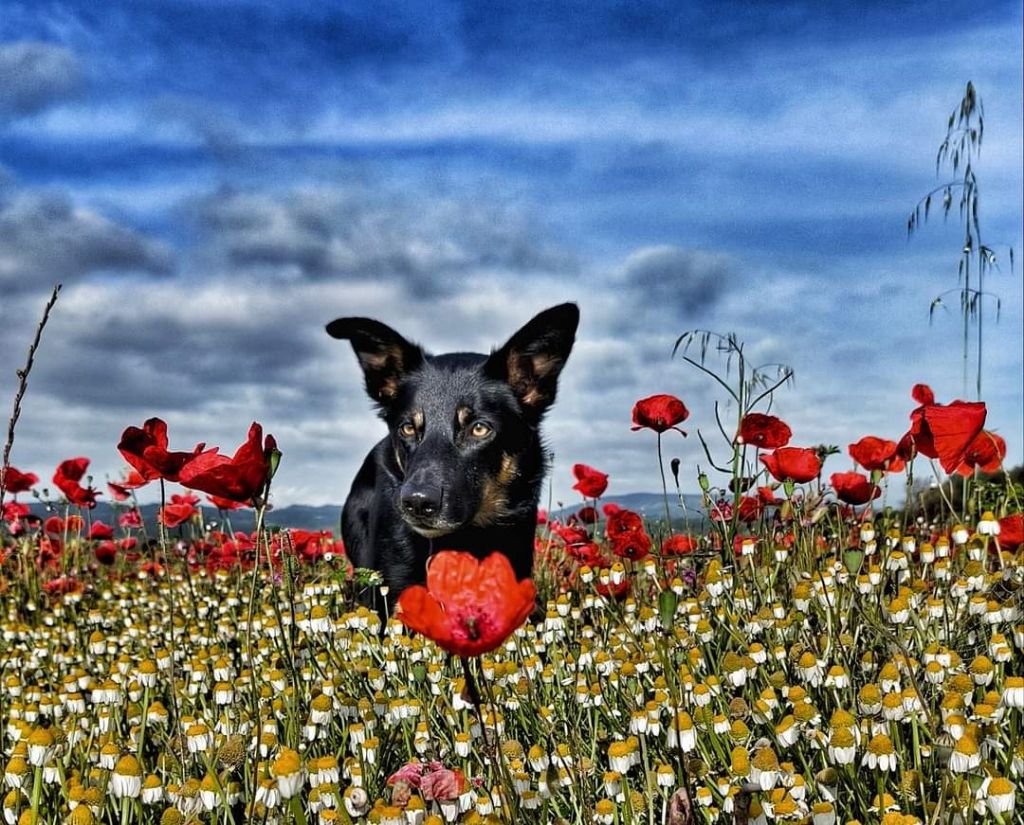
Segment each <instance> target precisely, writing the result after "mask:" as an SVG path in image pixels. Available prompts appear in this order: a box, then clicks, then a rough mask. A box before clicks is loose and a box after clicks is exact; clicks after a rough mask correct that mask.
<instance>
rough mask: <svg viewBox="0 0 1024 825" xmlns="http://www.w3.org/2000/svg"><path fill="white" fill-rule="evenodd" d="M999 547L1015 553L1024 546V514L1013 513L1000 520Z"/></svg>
mask: <svg viewBox="0 0 1024 825" xmlns="http://www.w3.org/2000/svg"><path fill="white" fill-rule="evenodd" d="M998 539H999V546H1000V547H1001V548H1002V549H1003V550H1007V551H1009V552H1011V553H1012V552H1013V551H1014V550H1016V549H1017V548H1018V547H1020V546H1021V545H1022V544H1024V513H1013V514H1011V515H1009V516H1003V517H1002V518H1001V519H999V536H998Z"/></svg>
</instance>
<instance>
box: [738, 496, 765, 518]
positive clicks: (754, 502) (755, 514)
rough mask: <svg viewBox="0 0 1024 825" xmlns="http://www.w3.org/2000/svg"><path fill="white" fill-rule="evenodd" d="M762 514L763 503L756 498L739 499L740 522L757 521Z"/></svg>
mask: <svg viewBox="0 0 1024 825" xmlns="http://www.w3.org/2000/svg"><path fill="white" fill-rule="evenodd" d="M763 512H764V502H763V501H761V499H760V497H758V496H743V497H742V498H740V509H739V513H738V514H739V519H740V521H746V522H751V521H757V520H758V519H759V518H760V517H761V513H763Z"/></svg>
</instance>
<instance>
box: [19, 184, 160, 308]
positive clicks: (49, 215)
mask: <svg viewBox="0 0 1024 825" xmlns="http://www.w3.org/2000/svg"><path fill="white" fill-rule="evenodd" d="M172 260H173V258H172V255H171V252H170V251H169V250H168V249H167V248H166V247H165V246H164V245H163V244H161V243H159V242H157V241H154V240H152V239H150V238H147V237H145V236H144V235H141V234H139V233H137V232H134V231H133V230H131V229H128V228H126V227H123V226H119V225H118V224H116V223H114V222H113V221H110V220H108V219H107V218H105V217H103V216H102V215H100V214H98V213H96V212H94V211H93V210H91V209H87V208H85V207H81V206H76V205H75V204H74V203H72V202H71V201H70V200H68V198H67V197H65V196H63V195H60V194H53V193H47V194H41V193H36V192H26V191H16V192H14V193H13V194H10V195H9V196H5V195H4V193H3V192H2V191H0V285H2V286H3V288H4V289H5V290H7V291H9V292H22V291H26V290H31V289H35V288H37V287H38V286H39V285H40V283H42V284H44V285H48V284H51V283H54V282H57V281H65V280H69V279H74V278H78V277H80V276H83V275H87V274H89V273H92V272H113V271H117V272H138V271H144V272H149V273H154V274H164V273H167V272H169V271H170V269H171V266H172Z"/></svg>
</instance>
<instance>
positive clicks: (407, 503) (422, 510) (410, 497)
mask: <svg viewBox="0 0 1024 825" xmlns="http://www.w3.org/2000/svg"><path fill="white" fill-rule="evenodd" d="M399 503H400V504H401V505H402V509H403V510H404V511H405V513H406V514H407V515H409V516H412V517H413V518H417V519H426V518H432V517H433V516H436V515H437V514H438V513H439V512H440V511H441V488H440V487H435V486H433V485H416V486H412V485H409V484H406V485H404V486H403V487H402V494H401V498H400V500H399Z"/></svg>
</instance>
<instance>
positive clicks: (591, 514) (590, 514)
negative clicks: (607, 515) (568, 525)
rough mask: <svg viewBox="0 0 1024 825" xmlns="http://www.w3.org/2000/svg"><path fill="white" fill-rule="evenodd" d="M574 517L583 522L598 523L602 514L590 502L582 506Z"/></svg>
mask: <svg viewBox="0 0 1024 825" xmlns="http://www.w3.org/2000/svg"><path fill="white" fill-rule="evenodd" d="M573 518H574V519H576V521H578V522H580V523H581V524H597V522H598V521H599V520H600V518H601V516H600V514H599V513H598V512H597V510H596V509H595V508H593V507H591V506H590V505H589V504H588V505H587V506H586V507H580V509H579V510H577V511H576V513H575V515H574V516H573Z"/></svg>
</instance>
